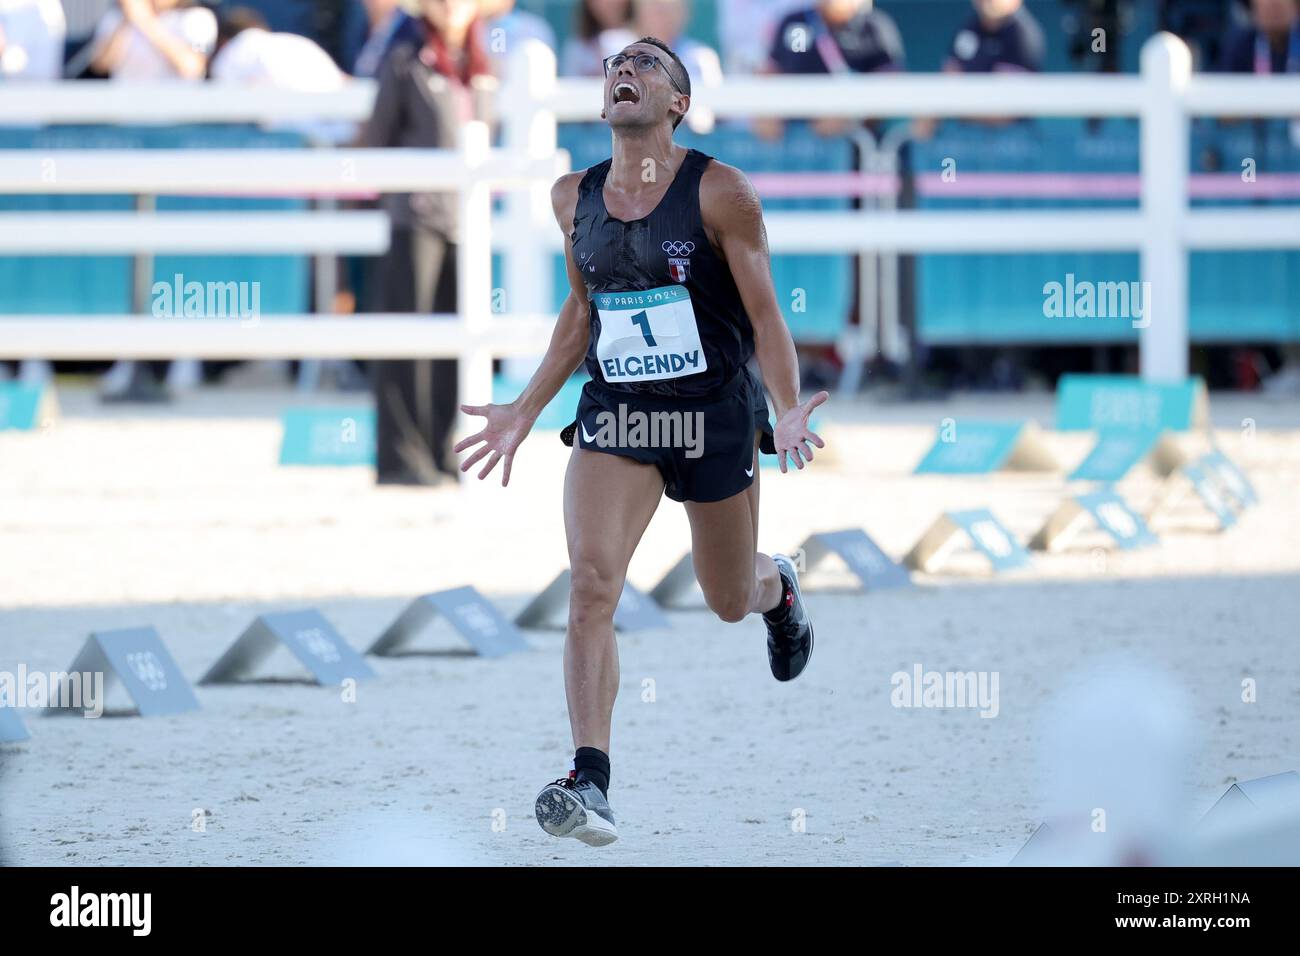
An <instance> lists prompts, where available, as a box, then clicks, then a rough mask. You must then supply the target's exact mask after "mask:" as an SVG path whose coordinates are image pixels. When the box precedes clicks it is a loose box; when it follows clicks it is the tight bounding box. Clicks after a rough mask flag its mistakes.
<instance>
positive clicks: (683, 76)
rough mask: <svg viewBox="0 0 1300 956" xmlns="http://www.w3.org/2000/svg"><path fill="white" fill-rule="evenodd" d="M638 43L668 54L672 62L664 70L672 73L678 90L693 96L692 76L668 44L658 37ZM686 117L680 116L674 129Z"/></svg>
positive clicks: (674, 123) (674, 122) (643, 38)
mask: <svg viewBox="0 0 1300 956" xmlns="http://www.w3.org/2000/svg"><path fill="white" fill-rule="evenodd" d="M636 42H637V43H645V44H647V45H649V46H654V47H658V48H659V49H661V50H663V51H664V52H665V53H667V54H668V59H669V61H670V62H669V63H667V64H665V65H664V69H665V70H668V71H670V72H669V74H668V75H669V76H671V77H672V78H673V82H674V83H676V84H677V87H678V89H680V90H681V91H682V92H683V93H684V94H686V95H687V96H690V95H691V75H690V74H689V73H687V72H686V67H685V66H684V65H683V64H682V60H681V57H679V56H678V55H677V54H676V53H674V52H673V51H672V48H671V47H669V46H668V44H667V43H665V42H664V41H663V40H661V39H659V38H658V37H642V38H641V39H639V40H637V41H636ZM685 115H686V114H685V113H683V114H682V116H678V117H677V118H676V119H674V120H673V129H676V128H677V127H678V125H679V124H680V123H681V121H682V117H684V116H685Z"/></svg>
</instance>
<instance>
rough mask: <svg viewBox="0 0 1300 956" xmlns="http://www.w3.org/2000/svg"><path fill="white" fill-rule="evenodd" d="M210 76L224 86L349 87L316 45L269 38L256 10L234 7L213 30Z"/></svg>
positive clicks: (284, 36) (289, 37)
mask: <svg viewBox="0 0 1300 956" xmlns="http://www.w3.org/2000/svg"><path fill="white" fill-rule="evenodd" d="M208 75H209V76H210V77H211V78H212V79H214V80H219V81H221V82H223V83H243V84H247V85H257V86H274V87H276V88H278V89H284V90H307V91H318V92H328V91H330V90H337V89H340V88H341V87H342V86H343V84H344V83H345V82H346V81H347V77H346V76H344V74H343V71H342V70H340V69H339V68H338V67H337V66H336V65H335V64H334V61H333V60H332V59H330V55H329V54H328V53H326V52H325V51H324V50H323V49H321V47H320V45H319V44H317V43H316V41H315V40H311V39H308V38H307V37H304V36H299V35H298V34H296V33H272V32H271V31H270V29H269V27H268V25H267V22H266V20H265V19H263V17H262V15H261V14H260V13H258V12H257V11H256V10H252V9H249V8H248V7H236V8H235V9H233V10H231V11H230V12H229V13H228V14H225V15H223V16H222V18H221V21H220V23H219V24H218V26H217V42H216V48H215V50H214V52H213V54H212V61H211V63H210V64H209V66H208Z"/></svg>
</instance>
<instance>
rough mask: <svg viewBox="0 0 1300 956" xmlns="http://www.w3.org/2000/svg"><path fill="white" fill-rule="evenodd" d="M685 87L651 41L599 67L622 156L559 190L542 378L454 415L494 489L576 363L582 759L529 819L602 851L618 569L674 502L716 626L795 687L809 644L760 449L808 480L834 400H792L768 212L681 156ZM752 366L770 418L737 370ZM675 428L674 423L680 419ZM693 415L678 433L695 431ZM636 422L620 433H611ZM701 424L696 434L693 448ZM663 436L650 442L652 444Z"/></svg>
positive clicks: (569, 680)
mask: <svg viewBox="0 0 1300 956" xmlns="http://www.w3.org/2000/svg"><path fill="white" fill-rule="evenodd" d="M690 94H691V81H690V77H689V76H688V75H687V73H686V70H685V68H684V67H683V66H682V64H681V61H680V60H679V59H678V58H677V56H676V55H675V54H674V53H673V52H672V51H671V50H670V49H669V48H668V47H667V45H666V44H664V43H663V42H662V41H660V40H657V39H655V38H653V37H645V38H643V39H641V40H638V41H637V42H636V43H633V44H631V45H629V46H627V47H626V48H624V49H623V51H622V52H621V53H617V54H615V55H614V56H611V57H610V58H609V59H608V60H606V61H605V97H604V109H603V110H602V111H601V117H602V118H603V119H605V120H607V121H608V123H609V125H610V128H611V130H612V131H613V157H612V158H611V159H608V160H606V161H605V162H603V163H600V164H598V165H596V166H592V167H591V168H590V169H588V170H585V171H583V172H576V173H570V174H569V175H567V176H564V177H562V178H561V179H559V180H558V181H557V182H556V183H555V186H554V188H553V189H552V190H551V202H552V204H553V206H554V208H555V218H556V220H557V221H558V222H559V224H560V229H561V230H562V231H563V232H564V252H565V261H566V263H567V266H568V274H569V284H570V287H571V288H570V291H569V296H568V298H567V299H566V300H565V302H564V306H563V307H562V308H561V309H560V315H559V319H558V321H557V322H556V326H555V331H554V333H553V334H552V336H551V342H550V345H549V347H548V349H547V352H546V357H545V358H544V359H543V360H542V364H541V366H540V367H539V368H538V370H537V372H536V374H534V375H533V378H532V380H531V381H530V382H529V383H528V385H527V387H526V388H525V389H524V390H523V392H522V393H521V394H520V396H519V397H518V398H517V399H516V400H515V401H514V402H512V403H511V404H509V405H483V406H469V405H466V406H462V407H463V409H464V411H465V412H466V413H467V414H471V415H481V416H482V417H483V418H485V419H486V424H485V426H484V428H483V430H482V431H480V432H478V433H477V434H474V435H471V436H470V437H468V438H466V439H465V440H464V441H462V442H460V443H459V444H458V445H457V446H456V451H457V452H460V451H464V450H466V449H468V448H471V447H473V446H474V445H481V447H479V448H478V449H476V450H475V452H474V453H473V454H472V455H470V456H469V458H468V459H467V460H466V461H465V462H464V464H463V465H462V466H461V469H462V470H463V471H468V470H469V468H470V467H472V466H473V465H474V464H475V463H476V462H478V461H479V460H480V459H482V458H483V457H484V456H486V455H489V454H490V455H491V457H490V458H489V459H488V461H487V463H486V465H484V466H483V468H482V470H480V472H479V478H480V479H482V478H485V477H487V475H488V473H489V472H491V471H492V469H493V467H495V465H496V464H497V462H498V461H501V460H502V459H504V461H503V463H502V474H501V483H502V485H505V484H507V483H508V482H509V480H510V466H511V463H512V459H513V458H514V454H515V451H516V449H518V447H519V444H520V442H522V441H523V440H524V438H525V437H526V436H527V435H528V432H529V430H530V429H531V428H532V426H533V422H534V421H536V419H537V416H538V414H539V413H540V412H541V411H542V409H543V408H544V407H545V406H546V404H547V403H548V402H549V401H550V400H551V399H552V398H553V397H554V396H555V394H556V393H557V392H558V391H559V389H560V386H561V385H563V384H564V382H565V380H566V379H568V377H569V376H570V375H572V374H573V372H574V371H575V369H576V368H577V367H578V366H579V365H580V364H581V363H582V362H584V361H585V362H586V367H587V371H588V372H589V373H590V375H591V381H589V382H587V383H586V384H585V385H584V387H583V392H582V398H581V399H580V401H579V403H578V414H577V421H576V422H575V423H574V424H573V425H571V426H569V428H567V429H565V431H564V433H563V434H562V436H561V437H562V438H563V439H564V441H565V443H566V444H570V443H572V442H573V441H574V438H575V434H576V438H577V444H576V446H575V447H574V449H573V453H572V455H571V456H570V458H569V467H568V472H567V475H566V477H565V485H564V526H565V534H566V537H567V539H568V548H569V566H570V569H571V573H572V583H571V585H570V592H569V626H568V634H567V637H566V640H565V645H564V685H565V692H566V695H567V697H568V703H569V722H570V724H571V727H572V730H573V744H574V747H575V754H574V760H573V771H572V772H571V773H570V775H569V777H568V778H566V779H563V780H559V781H556V782H555V783H553V784H550V785H549V786H547V787H546V788H544V789H543V790H542V792H541V793H539V794H538V796H537V804H536V806H537V820H538V822H539V823H540V824H541V826H542V828H543V829H544V830H545V831H546V832H547V833H550V834H552V835H554V836H571V837H576V838H577V839H579V840H581V841H583V842H584V843H588V844H590V845H593V846H600V845H603V844H606V843H612V842H613V841H614V840H616V839H617V838H618V833H617V831H616V829H615V827H614V815H613V813H612V812H611V810H610V808H609V802H608V799H607V795H608V789H609V736H610V719H611V716H612V714H613V710H614V697H615V695H616V694H617V693H618V679H619V678H618V646H617V644H616V643H615V640H614V608H615V606H616V605H617V604H618V600H619V595H620V594H621V593H622V590H623V580H624V576H625V574H626V573H627V566H628V562H629V561H630V560H631V557H632V552H633V551H634V550H635V549H636V546H637V544H638V542H639V541H640V540H641V535H642V534H643V533H644V531H645V528H646V525H648V524H649V523H650V518H651V516H652V515H653V514H654V512H655V509H656V508H657V507H658V505H659V500H660V498H661V497H662V496H663V495H664V494H665V493H667V495H668V497H670V498H672V499H674V500H675V501H681V502H684V503H685V506H686V513H687V517H688V518H689V520H690V525H691V556H692V559H693V561H694V565H695V575H696V578H697V579H698V580H699V583H700V587H701V588H702V590H703V591H704V597H705V599H706V600H707V602H708V605H709V607H710V608H711V609H712V610H713V612H714V613H715V614H717V615H718V617H720V618H721V619H722V620H724V621H739V620H741V619H742V618H744V617H745V616H746V615H748V614H750V613H751V612H759V613H761V614H762V615H763V619H764V622H765V623H766V625H767V653H768V662H769V664H770V665H771V669H772V674H773V676H774V677H776V679H777V680H782V681H788V680H791V679H792V678H794V677H797V676H798V675H799V673H800V672H801V671H802V670H803V669H804V667H805V666H806V665H807V663H808V658H809V656H810V655H811V654H812V647H813V630H812V625H811V624H810V623H809V620H808V615H807V613H806V611H805V610H804V607H803V601H802V600H801V598H800V594H799V582H798V578H797V577H796V574H795V568H794V565H793V563H792V562H791V561H790V559H789V558H787V557H785V556H784V555H779V554H778V555H772V556H771V557H769V556H768V555H766V554H760V553H758V551H757V546H758V469H757V468H756V467H755V466H756V464H757V450H758V448H759V447H760V446H761V447H762V449H763V450H764V451H765V452H767V453H769V454H775V455H777V456H778V464H779V465H780V468H781V471H782V472H785V471H786V470H787V459H788V460H789V461H790V462H793V464H794V465H795V466H796V467H797V468H799V469H802V468H803V467H804V462H805V461H811V460H812V457H813V451H812V448H811V445H816V446H817V447H818V448H821V447H824V445H823V443H822V440H821V439H820V438H819V437H818V436H817V435H815V434H813V433H812V432H811V431H809V430H808V416H809V414H811V412H812V410H813V409H814V408H816V407H817V406H818V405H820V404H821V403H822V402H824V401H826V398H827V395H826V393H825V392H818V393H817V394H816V395H814V396H813V397H812V398H810V399H808V400H807V401H806V402H802V403H801V402H800V401H799V366H798V362H797V359H796V356H795V350H794V342H793V341H792V340H791V338H790V332H789V330H788V329H787V328H786V325H785V321H784V319H783V318H782V317H781V310H780V307H779V306H778V305H777V299H776V291H775V289H774V288H773V287H772V275H771V271H770V266H769V261H768V251H767V234H766V232H765V231H764V228H763V214H762V207H761V206H760V205H759V201H758V197H757V195H756V194H755V192H754V188H753V186H751V185H750V183H749V180H748V179H746V178H745V176H744V175H743V174H742V173H741V172H740V171H739V170H736V169H734V168H732V167H731V166H727V165H725V164H723V163H720V162H717V161H716V160H713V159H711V158H710V157H709V156H706V155H704V154H703V153H700V152H698V151H696V150H693V149H686V148H684V147H681V146H678V145H676V144H675V143H674V142H673V130H674V129H676V127H677V124H678V123H680V122H681V120H682V117H683V116H684V115H685V114H686V111H687V109H688V108H689V107H690ZM755 356H756V357H757V360H758V365H759V369H760V371H761V372H762V376H763V381H764V383H765V384H766V386H767V390H768V392H769V393H770V394H771V397H772V403H773V405H774V406H775V410H776V427H775V428H773V427H772V426H771V425H770V424H769V422H768V417H767V403H766V400H765V399H764V396H763V388H762V386H760V385H759V383H758V382H757V381H756V380H755V378H754V376H753V375H752V374H751V373H750V371H749V370H748V368H747V367H746V363H747V362H748V361H749V360H750V359H751V358H752V357H755ZM657 414H658V415H667V416H668V418H661V419H659V420H660V421H669V420H675V423H676V424H677V426H678V427H677V430H675V431H672V432H671V434H673V435H675V436H677V437H678V438H682V437H683V436H687V437H689V438H691V439H692V440H689V441H688V440H681V441H677V442H676V443H675V445H674V443H673V442H669V443H668V444H670V445H674V447H651V446H653V445H655V444H663V443H662V442H659V443H656V442H653V441H647V440H646V436H647V434H650V435H653V434H655V431H654V429H653V428H651V429H646V428H642V429H640V430H637V429H636V428H635V426H634V422H635V421H636V416H638V415H639V416H640V420H641V421H642V423H643V424H644V423H645V422H646V421H649V420H652V419H653V416H655V415H657ZM673 416H676V417H675V419H674V418H673ZM686 416H689V422H687V420H686V418H685V417H686ZM623 421H626V422H628V423H629V424H628V426H627V427H622V426H619V427H615V426H614V423H615V422H623ZM693 424H698V425H699V426H702V434H696V435H691V432H690V429H691V426H692V425H693ZM666 431H668V430H667V429H663V428H661V429H659V432H658V434H660V436H661V437H662V435H663V434H664V433H665V432H666Z"/></svg>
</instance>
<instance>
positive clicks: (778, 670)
mask: <svg viewBox="0 0 1300 956" xmlns="http://www.w3.org/2000/svg"><path fill="white" fill-rule="evenodd" d="M772 560H773V561H775V562H776V569H777V570H778V571H780V572H781V585H782V596H783V600H784V601H785V614H784V615H783V616H782V617H781V619H780V620H776V621H774V620H772V618H770V617H769V616H768V615H767V614H764V615H763V623H764V624H766V625H767V662H768V664H770V665H771V667H772V676H773V677H775V678H776V679H777V680H781V681H785V680H794V679H795V678H796V677H798V676H799V675H800V674H801V673H803V669H804V668H805V667H807V666H808V659H809V658H810V657H812V649H813V629H812V622H811V621H809V620H808V612H807V610H805V609H804V606H803V598H802V597H801V596H800V594H799V574H798V572H796V571H795V569H794V563H793V562H792V561H791V560H790V559H789V558H787V557H786V556H785V555H784V554H774V555H772ZM778 610H779V609H778ZM769 613H770V612H769Z"/></svg>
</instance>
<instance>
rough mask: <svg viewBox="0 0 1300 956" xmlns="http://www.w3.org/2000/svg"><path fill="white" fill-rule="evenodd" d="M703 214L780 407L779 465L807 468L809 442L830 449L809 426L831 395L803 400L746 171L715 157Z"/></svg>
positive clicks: (703, 192)
mask: <svg viewBox="0 0 1300 956" xmlns="http://www.w3.org/2000/svg"><path fill="white" fill-rule="evenodd" d="M700 212H701V214H702V215H703V217H704V228H705V231H706V232H707V233H708V235H709V240H710V242H712V244H713V246H714V248H715V249H716V250H717V251H718V252H719V253H720V254H721V255H722V257H723V259H725V260H726V262H727V267H728V268H729V269H730V270H731V277H732V279H733V280H735V283H736V288H737V289H738V290H739V291H740V300H741V302H742V303H743V304H744V306H745V312H746V313H747V314H748V315H749V323H750V325H751V326H753V328H754V354H755V357H756V358H757V359H758V367H759V369H760V370H761V371H762V373H763V384H764V385H765V386H766V387H767V391H768V394H769V395H771V397H772V404H773V405H774V406H775V411H776V418H777V424H776V431H775V434H774V436H773V439H774V441H775V444H776V450H777V455H778V463H779V464H780V466H781V470H782V471H785V470H786V456H787V455H789V458H790V460H791V461H792V462H794V464H795V465H796V467H799V468H802V467H803V464H804V462H803V460H804V459H807V460H808V461H812V457H813V452H812V448H811V447H810V446H809V443H811V444H813V445H816V446H817V447H818V448H824V447H825V443H824V442H823V441H822V440H821V439H820V438H819V437H818V436H817V435H815V434H813V433H812V432H811V431H809V430H808V415H809V414H810V413H811V412H812V410H813V409H814V408H816V407H817V406H818V405H820V404H821V403H822V402H824V401H826V399H827V398H828V397H829V396H828V395H827V394H826V393H825V392H818V393H817V394H816V395H814V396H813V397H812V398H810V399H808V401H806V402H803V403H800V401H799V358H798V356H797V355H796V354H795V350H794V340H793V339H792V338H791V337H790V329H789V328H788V327H787V326H786V324H785V318H784V317H783V316H782V315H781V307H780V305H778V304H777V300H776V289H775V288H773V286H772V263H771V259H770V257H769V255H768V250H767V230H766V228H765V227H764V226H763V207H762V204H761V203H760V202H759V200H758V193H757V192H755V191H754V187H753V185H752V184H751V183H750V181H749V180H748V179H747V178H746V177H745V175H744V173H742V172H741V171H740V170H738V169H736V168H735V167H733V166H728V165H726V164H725V163H719V162H718V161H717V160H714V161H713V162H711V163H710V164H709V167H708V169H706V170H705V171H704V175H703V177H701V179H700ZM801 456H802V457H801Z"/></svg>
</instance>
